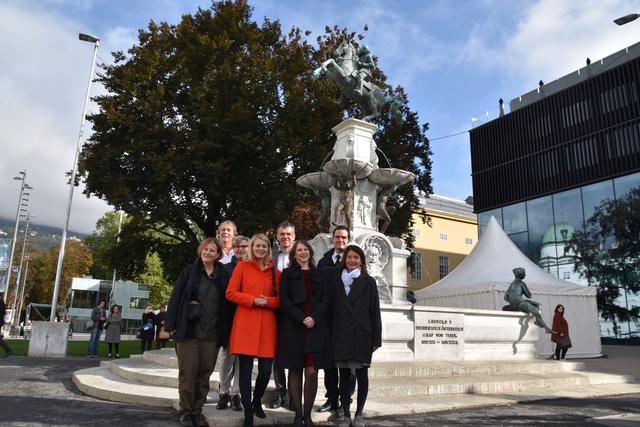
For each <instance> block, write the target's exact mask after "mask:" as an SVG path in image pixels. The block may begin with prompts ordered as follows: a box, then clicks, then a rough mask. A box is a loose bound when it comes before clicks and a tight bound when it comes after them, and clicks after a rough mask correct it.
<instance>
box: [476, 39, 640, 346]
mask: <svg viewBox="0 0 640 427" xmlns="http://www.w3.org/2000/svg"><path fill="white" fill-rule="evenodd" d="M510 107H511V111H510V112H509V113H508V114H505V115H503V116H501V117H499V118H498V119H496V120H493V121H490V122H488V123H486V124H484V125H482V126H479V127H477V128H475V129H473V130H472V131H471V156H472V176H473V189H474V190H473V191H474V209H475V211H476V212H477V214H478V232H479V235H480V236H482V232H483V231H484V228H485V227H486V224H487V222H488V220H489V218H490V217H491V216H495V217H496V219H497V220H498V222H499V223H500V224H501V225H502V226H503V228H504V230H505V232H506V233H507V234H508V235H509V237H510V238H511V239H512V240H513V242H514V243H515V244H516V245H517V246H518V247H519V248H520V249H521V250H522V251H523V252H524V253H525V254H527V256H529V258H530V259H531V260H533V261H534V262H536V263H537V264H538V265H539V266H541V267H542V268H544V269H545V270H547V271H548V272H549V273H551V274H553V275H555V276H557V277H560V278H562V279H565V280H569V281H572V282H575V283H580V284H584V285H589V284H588V283H587V281H586V279H585V278H583V277H581V275H580V273H579V272H575V271H574V268H573V267H574V255H575V254H572V253H570V252H567V251H566V250H565V243H566V241H568V240H569V239H571V237H572V235H573V233H574V231H575V230H579V229H582V228H583V226H584V222H585V220H588V219H589V218H590V217H591V215H592V214H593V212H594V210H595V208H596V207H597V206H598V205H600V203H602V202H603V201H604V200H611V199H616V198H620V197H623V196H624V195H626V194H627V193H628V192H629V191H630V190H631V189H633V188H636V187H640V43H639V44H635V45H633V46H630V47H629V48H627V49H624V50H622V51H620V52H616V53H615V54H613V55H611V56H609V57H607V58H604V59H602V60H601V61H598V62H595V63H592V64H589V65H587V66H586V67H584V68H581V69H580V70H578V71H576V72H574V73H571V74H569V75H567V76H564V77H562V78H560V79H558V80H556V81H554V82H551V83H550V84H547V85H541V86H540V87H539V88H538V89H537V90H534V91H532V92H529V93H527V94H525V95H522V96H520V97H518V98H516V99H514V100H512V101H511V103H510ZM625 296H626V297H627V298H626V299H625V298H624V296H623V298H621V301H619V303H620V305H622V306H624V305H625V304H626V305H627V306H629V307H631V306H637V305H640V298H639V297H637V296H634V295H631V294H629V295H625ZM638 330H639V325H638V324H634V323H629V324H622V325H620V330H619V331H618V333H619V334H620V333H622V334H625V335H626V334H627V333H631V334H637V333H638ZM601 332H602V334H603V336H610V335H613V334H614V331H613V327H612V325H611V324H608V323H602V324H601Z"/></svg>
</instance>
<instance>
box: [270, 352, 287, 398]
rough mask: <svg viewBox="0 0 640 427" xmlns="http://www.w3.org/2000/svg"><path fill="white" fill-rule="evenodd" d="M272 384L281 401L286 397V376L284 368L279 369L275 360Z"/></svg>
mask: <svg viewBox="0 0 640 427" xmlns="http://www.w3.org/2000/svg"><path fill="white" fill-rule="evenodd" d="M273 382H274V383H275V385H276V393H277V394H278V396H280V397H281V398H282V399H284V397H285V396H286V395H287V375H286V374H285V372H284V368H281V367H280V364H279V363H278V361H277V359H276V360H274V361H273Z"/></svg>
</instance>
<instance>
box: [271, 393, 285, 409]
mask: <svg viewBox="0 0 640 427" xmlns="http://www.w3.org/2000/svg"><path fill="white" fill-rule="evenodd" d="M282 403H283V402H282V396H280V395H279V394H278V395H276V398H275V399H273V402H271V403H270V404H269V407H270V408H271V409H277V408H279V407H281V406H282Z"/></svg>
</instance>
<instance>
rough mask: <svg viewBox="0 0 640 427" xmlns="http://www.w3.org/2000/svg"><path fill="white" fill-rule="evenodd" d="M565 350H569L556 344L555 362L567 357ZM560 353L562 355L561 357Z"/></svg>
mask: <svg viewBox="0 0 640 427" xmlns="http://www.w3.org/2000/svg"><path fill="white" fill-rule="evenodd" d="M567 350H569V349H568V348H562V347H560V344H557V343H556V360H560V359H564V357H565V356H566V355H567ZM561 353H562V355H561Z"/></svg>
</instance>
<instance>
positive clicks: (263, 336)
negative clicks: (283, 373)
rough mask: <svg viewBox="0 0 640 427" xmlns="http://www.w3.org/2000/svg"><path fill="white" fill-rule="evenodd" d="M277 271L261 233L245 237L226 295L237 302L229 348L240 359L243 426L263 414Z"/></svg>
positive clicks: (273, 337)
mask: <svg viewBox="0 0 640 427" xmlns="http://www.w3.org/2000/svg"><path fill="white" fill-rule="evenodd" d="M279 290H280V271H278V269H277V268H275V266H274V265H273V263H272V262H271V245H270V242H269V238H268V237H267V236H265V235H264V234H256V235H254V236H253V237H252V238H251V240H250V241H249V251H248V252H247V256H246V260H245V261H244V262H239V263H238V265H236V268H235V270H234V271H233V275H232V276H231V280H229V286H228V287H227V299H228V300H229V301H231V302H234V303H236V304H237V307H236V314H235V317H234V319H233V326H232V328H231V337H230V340H229V351H230V352H231V354H235V355H238V357H239V359H240V395H241V397H242V406H243V407H244V426H245V427H251V426H253V416H254V414H255V416H257V417H259V418H265V417H266V414H265V413H264V410H263V409H262V402H261V399H262V396H263V395H264V391H265V389H266V388H267V384H268V383H269V377H270V375H271V366H272V364H273V359H274V357H275V356H276V347H277V339H278V337H277V333H278V332H277V325H276V316H275V313H274V310H276V309H277V308H278V307H279V306H280V298H279V296H278V293H279ZM256 357H257V358H258V376H257V378H256V383H255V389H254V391H253V397H252V395H251V372H252V371H253V360H254V358H256Z"/></svg>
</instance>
